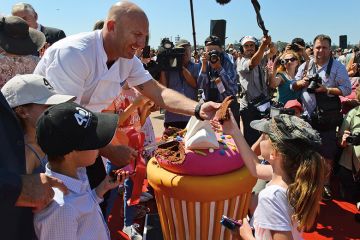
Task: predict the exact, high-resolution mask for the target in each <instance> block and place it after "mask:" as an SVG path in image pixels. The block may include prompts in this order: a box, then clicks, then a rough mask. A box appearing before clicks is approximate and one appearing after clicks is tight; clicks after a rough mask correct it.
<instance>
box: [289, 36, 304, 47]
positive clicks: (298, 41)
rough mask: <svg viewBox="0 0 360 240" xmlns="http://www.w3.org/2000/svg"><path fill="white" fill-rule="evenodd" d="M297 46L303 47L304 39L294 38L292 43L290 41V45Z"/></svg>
mask: <svg viewBox="0 0 360 240" xmlns="http://www.w3.org/2000/svg"><path fill="white" fill-rule="evenodd" d="M295 43H296V44H299V45H300V46H302V47H305V41H304V39H302V38H299V37H297V38H294V39H293V40H292V41H291V44H295Z"/></svg>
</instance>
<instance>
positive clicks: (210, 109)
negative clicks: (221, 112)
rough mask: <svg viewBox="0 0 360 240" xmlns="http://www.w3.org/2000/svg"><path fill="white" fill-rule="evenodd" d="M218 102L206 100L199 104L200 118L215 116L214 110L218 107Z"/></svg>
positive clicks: (206, 118) (207, 118)
mask: <svg viewBox="0 0 360 240" xmlns="http://www.w3.org/2000/svg"><path fill="white" fill-rule="evenodd" d="M220 105H221V104H220V103H215V102H206V103H204V104H203V105H202V106H201V109H200V116H201V117H202V119H205V120H210V119H212V118H213V117H214V116H215V112H216V110H218V109H219V107H220Z"/></svg>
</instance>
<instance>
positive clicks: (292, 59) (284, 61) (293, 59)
mask: <svg viewBox="0 0 360 240" xmlns="http://www.w3.org/2000/svg"><path fill="white" fill-rule="evenodd" d="M296 60H297V59H296V58H294V57H292V58H284V59H283V60H282V62H283V63H284V64H286V63H288V62H294V61H296Z"/></svg>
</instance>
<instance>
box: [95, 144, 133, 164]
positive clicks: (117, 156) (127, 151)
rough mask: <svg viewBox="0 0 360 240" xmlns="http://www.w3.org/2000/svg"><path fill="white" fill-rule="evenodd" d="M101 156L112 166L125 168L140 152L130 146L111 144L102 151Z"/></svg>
mask: <svg viewBox="0 0 360 240" xmlns="http://www.w3.org/2000/svg"><path fill="white" fill-rule="evenodd" d="M100 155H101V156H103V157H106V158H107V159H109V160H110V161H111V163H112V164H114V165H116V166H118V167H124V166H126V165H128V164H129V163H130V162H131V161H132V160H134V159H135V158H136V157H137V155H138V152H137V151H136V150H134V149H132V148H130V147H128V146H124V145H114V144H112V143H110V144H108V145H107V146H105V147H103V148H101V149H100Z"/></svg>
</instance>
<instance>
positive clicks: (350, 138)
mask: <svg viewBox="0 0 360 240" xmlns="http://www.w3.org/2000/svg"><path fill="white" fill-rule="evenodd" d="M345 132H347V134H345ZM345 132H344V135H343V139H344V138H345V137H346V138H345V140H346V143H347V144H348V145H353V146H358V145H360V132H356V133H350V132H349V131H345ZM345 135H347V136H345Z"/></svg>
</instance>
